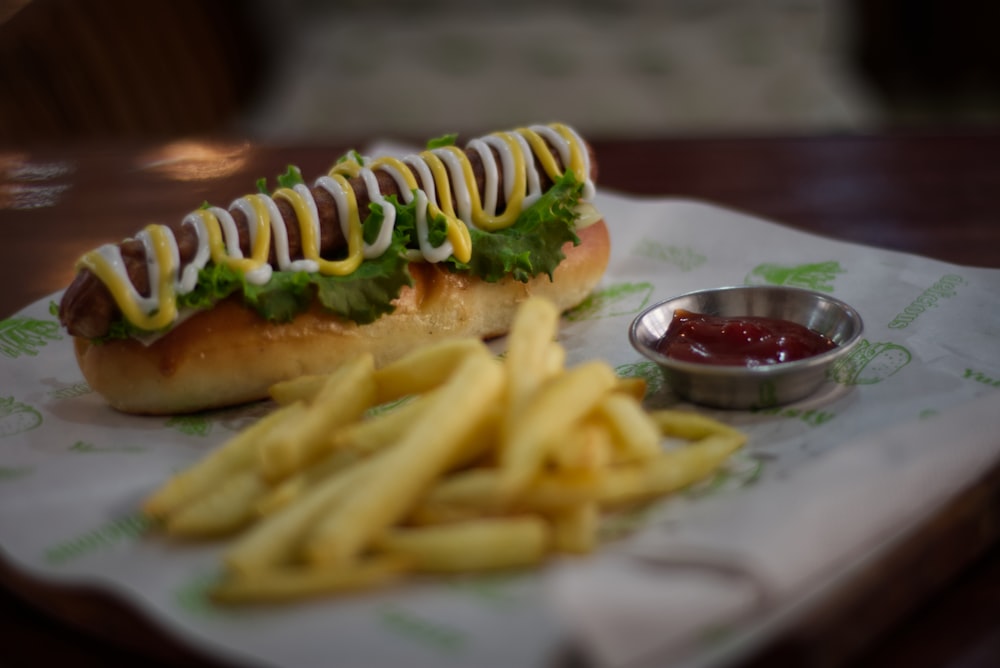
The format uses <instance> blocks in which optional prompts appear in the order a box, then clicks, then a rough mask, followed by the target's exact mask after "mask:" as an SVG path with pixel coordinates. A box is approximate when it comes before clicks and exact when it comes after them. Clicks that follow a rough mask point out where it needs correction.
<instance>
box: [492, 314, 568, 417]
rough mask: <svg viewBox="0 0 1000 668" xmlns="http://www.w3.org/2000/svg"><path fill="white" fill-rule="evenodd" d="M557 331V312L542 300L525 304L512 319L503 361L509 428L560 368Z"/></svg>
mask: <svg viewBox="0 0 1000 668" xmlns="http://www.w3.org/2000/svg"><path fill="white" fill-rule="evenodd" d="M558 329H559V310H558V309H557V308H556V307H555V305H554V304H553V303H552V302H550V301H549V300H547V299H543V298H541V297H532V298H529V299H527V300H525V301H524V302H523V303H522V304H521V306H520V308H519V309H518V311H517V314H516V315H515V316H514V321H513V323H511V326H510V332H509V333H508V334H507V355H506V357H505V358H504V363H505V364H506V366H507V375H508V378H507V406H508V426H509V423H510V422H511V421H516V420H517V415H518V413H519V412H520V411H521V410H522V407H523V406H525V405H526V403H527V402H528V401H529V399H530V397H531V396H532V394H534V392H535V390H537V389H538V387H539V386H540V385H541V384H542V383H543V382H544V381H545V379H546V378H549V377H550V376H551V375H552V373H553V372H554V371H557V370H560V369H561V368H562V361H563V358H559V357H558V353H559V352H560V351H561V350H562V347H561V346H558V344H555V338H556V333H557V332H558ZM553 346H556V347H555V348H554V347H553ZM554 356H555V357H554Z"/></svg>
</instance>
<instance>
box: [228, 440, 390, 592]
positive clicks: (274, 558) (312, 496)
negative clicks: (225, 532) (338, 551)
mask: <svg viewBox="0 0 1000 668" xmlns="http://www.w3.org/2000/svg"><path fill="white" fill-rule="evenodd" d="M377 463H378V456H376V457H373V458H371V459H367V460H365V461H363V462H361V463H359V464H358V465H356V466H352V467H351V468H349V469H345V470H344V471H341V472H340V473H339V474H337V475H333V476H330V477H329V478H328V479H326V480H324V481H322V482H321V483H319V484H317V485H316V486H314V487H313V488H312V489H310V490H308V491H307V492H306V493H305V494H303V495H302V496H301V498H299V499H298V500H297V501H296V503H291V504H288V505H286V506H284V507H283V508H280V509H279V510H278V511H276V512H274V513H273V514H271V515H268V516H267V517H265V518H264V519H262V520H261V521H260V522H259V523H257V524H256V525H254V526H253V528H251V529H250V531H249V532H247V533H245V534H244V535H243V536H241V537H240V539H239V540H238V541H237V542H236V544H235V545H234V546H233V547H232V548H230V550H229V551H228V552H227V553H226V554H225V555H224V557H223V561H224V563H225V564H226V566H227V567H228V568H229V570H230V571H232V572H233V573H238V574H240V575H242V576H251V575H255V574H257V573H263V572H266V571H268V570H270V569H273V568H275V567H277V566H281V565H284V564H288V563H292V562H294V561H296V556H297V555H298V550H299V547H300V545H301V542H302V539H303V537H304V536H305V534H306V533H307V532H308V531H309V528H310V527H311V526H312V525H314V524H316V523H317V522H318V521H319V518H320V517H321V516H322V515H324V514H325V513H327V512H329V510H330V508H331V507H333V506H335V505H336V504H337V503H338V502H340V501H342V500H343V499H344V498H345V497H346V496H347V495H348V494H349V493H350V491H351V489H352V488H353V487H354V486H357V485H360V484H362V483H363V482H365V481H366V480H367V478H368V477H370V475H371V473H372V472H373V470H374V468H375V466H376V465H377Z"/></svg>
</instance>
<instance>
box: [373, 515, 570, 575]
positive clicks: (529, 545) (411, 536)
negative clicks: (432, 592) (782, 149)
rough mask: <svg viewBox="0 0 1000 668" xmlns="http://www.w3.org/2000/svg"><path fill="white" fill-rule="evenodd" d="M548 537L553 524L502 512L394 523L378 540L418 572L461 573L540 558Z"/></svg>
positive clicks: (519, 564) (383, 548)
mask: <svg viewBox="0 0 1000 668" xmlns="http://www.w3.org/2000/svg"><path fill="white" fill-rule="evenodd" d="M549 541H550V531H549V527H548V526H547V525H546V522H545V521H544V520H543V519H541V518H540V517H504V518H488V519H480V520H474V521H469V522H458V523H455V524H446V525H441V526H433V527H421V528H416V529H409V528H408V529H392V530H390V531H388V532H387V533H385V534H384V535H382V536H380V537H379V538H378V539H377V540H376V541H375V546H376V548H377V549H379V550H381V551H384V552H385V553H386V554H389V555H392V556H398V557H402V558H403V559H405V560H406V561H408V562H409V563H410V565H411V567H412V568H413V570H414V571H417V572H424V573H461V572H469V571H489V570H496V569H503V568H516V567H523V566H530V565H532V564H536V563H538V562H539V561H541V559H542V558H543V557H544V556H545V554H546V552H547V551H548V546H549Z"/></svg>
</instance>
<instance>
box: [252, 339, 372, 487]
mask: <svg viewBox="0 0 1000 668" xmlns="http://www.w3.org/2000/svg"><path fill="white" fill-rule="evenodd" d="M374 372H375V364H374V360H373V358H372V356H371V355H370V354H366V355H360V356H358V357H356V358H354V359H353V360H351V361H350V362H347V363H346V364H344V365H343V366H341V367H340V368H339V369H337V370H336V371H335V372H333V373H332V374H330V375H329V376H328V377H327V378H326V381H325V382H324V384H323V387H322V388H321V389H320V391H319V393H318V394H317V395H316V396H315V397H314V398H313V402H312V403H311V404H310V405H309V407H308V410H307V411H306V412H305V414H304V415H303V416H302V418H301V419H300V420H298V421H297V422H296V423H295V424H289V425H286V427H285V428H284V429H282V430H281V431H277V430H275V431H272V432H270V433H269V434H268V435H267V436H266V437H265V439H264V441H263V443H261V446H260V462H259V470H260V473H261V475H263V476H264V478H265V479H266V480H269V481H276V480H281V479H282V478H285V477H287V476H289V475H291V474H292V473H294V472H296V471H298V470H299V469H301V468H302V467H304V466H306V465H308V464H310V463H312V462H314V461H316V460H317V459H318V458H320V457H322V456H323V455H324V454H326V452H328V451H329V447H330V445H329V444H330V434H331V432H332V431H333V430H334V429H335V428H337V427H340V426H343V425H345V424H349V423H350V422H353V421H355V420H357V419H358V418H359V417H361V415H362V414H364V412H365V411H366V410H368V409H369V408H370V407H371V406H372V405H374V402H375V380H374V378H373V374H374Z"/></svg>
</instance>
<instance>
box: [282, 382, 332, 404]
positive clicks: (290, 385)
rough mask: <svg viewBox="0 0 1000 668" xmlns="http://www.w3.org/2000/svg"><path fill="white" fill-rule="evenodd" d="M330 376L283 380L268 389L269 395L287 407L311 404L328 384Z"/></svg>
mask: <svg viewBox="0 0 1000 668" xmlns="http://www.w3.org/2000/svg"><path fill="white" fill-rule="evenodd" d="M328 377H329V375H328V374H315V375H310V376H299V377H298V378H292V379H291V380H283V381H281V382H278V383H275V384H274V385H272V386H271V387H269V388H267V393H268V395H270V397H271V399H273V400H274V401H275V403H277V404H278V405H281V406H286V405H288V404H291V403H295V402H296V401H303V402H305V403H307V404H308V403H311V402H312V400H313V399H315V398H316V395H317V394H319V391H320V390H321V389H323V385H325V384H326V381H327V378H328Z"/></svg>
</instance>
